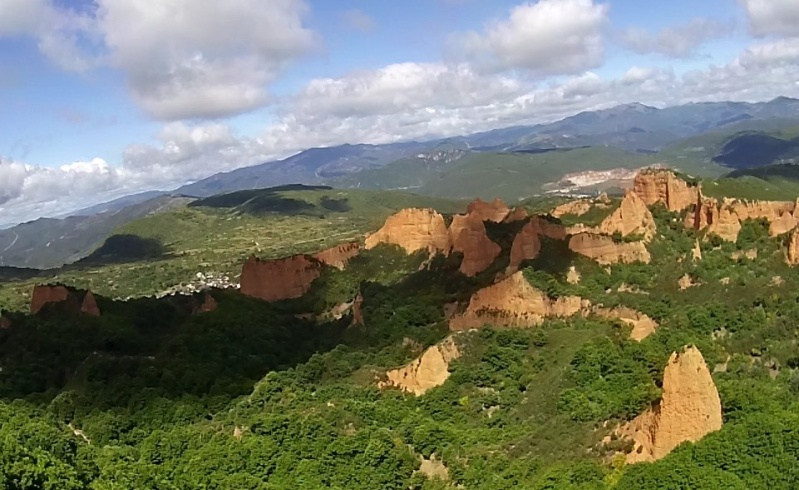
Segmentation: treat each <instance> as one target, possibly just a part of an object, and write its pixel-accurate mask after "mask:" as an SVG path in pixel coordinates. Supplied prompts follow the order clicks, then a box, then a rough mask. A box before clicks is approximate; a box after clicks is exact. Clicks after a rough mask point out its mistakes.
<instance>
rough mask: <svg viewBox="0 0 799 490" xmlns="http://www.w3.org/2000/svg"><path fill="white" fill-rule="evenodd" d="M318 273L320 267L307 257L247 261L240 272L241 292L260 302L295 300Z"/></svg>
mask: <svg viewBox="0 0 799 490" xmlns="http://www.w3.org/2000/svg"><path fill="white" fill-rule="evenodd" d="M321 272H322V263H321V262H319V261H317V260H316V259H314V258H313V257H309V256H307V255H294V256H292V257H286V258H284V259H277V260H260V259H258V258H256V257H254V256H253V257H250V258H249V259H248V260H247V261H246V262H245V263H244V268H243V269H242V271H241V292H242V294H245V295H247V296H251V297H253V298H258V299H262V300H264V301H280V300H284V299H292V298H299V297H301V296H302V295H304V294H305V293H306V292H308V290H309V289H310V288H311V284H312V283H313V282H314V281H315V280H316V278H318V277H319V275H320V274H321Z"/></svg>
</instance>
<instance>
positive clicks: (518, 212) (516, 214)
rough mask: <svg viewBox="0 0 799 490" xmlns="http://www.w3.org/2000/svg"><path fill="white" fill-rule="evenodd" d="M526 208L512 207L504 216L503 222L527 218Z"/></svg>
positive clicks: (513, 221)
mask: <svg viewBox="0 0 799 490" xmlns="http://www.w3.org/2000/svg"><path fill="white" fill-rule="evenodd" d="M527 216H529V215H528V214H527V210H526V209H524V208H513V210H512V211H511V212H510V214H508V216H506V217H505V223H515V222H516V221H524V220H526V219H527Z"/></svg>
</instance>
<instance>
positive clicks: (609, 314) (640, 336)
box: [592, 306, 658, 342]
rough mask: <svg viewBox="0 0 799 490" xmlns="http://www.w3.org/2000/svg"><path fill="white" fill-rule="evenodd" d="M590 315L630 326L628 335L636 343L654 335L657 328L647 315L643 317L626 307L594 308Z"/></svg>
mask: <svg viewBox="0 0 799 490" xmlns="http://www.w3.org/2000/svg"><path fill="white" fill-rule="evenodd" d="M592 313H594V314H595V315H597V316H599V317H602V318H611V319H616V320H620V321H621V322H623V323H626V324H627V325H630V326H632V327H633V331H632V333H630V338H631V339H632V340H636V341H638V342H640V341H642V340H644V339H645V338H647V337H649V336H650V335H652V334H653V333H655V330H656V329H657V327H658V324H657V322H656V321H655V320H653V319H652V318H650V317H649V316H648V315H645V314H644V313H641V312H640V311H636V310H633V309H631V308H627V307H626V306H617V307H616V308H611V309H608V308H602V307H598V308H594V309H593V310H592Z"/></svg>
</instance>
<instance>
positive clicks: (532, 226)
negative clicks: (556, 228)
mask: <svg viewBox="0 0 799 490" xmlns="http://www.w3.org/2000/svg"><path fill="white" fill-rule="evenodd" d="M538 224H539V221H538V220H531V221H529V222H528V223H527V224H526V225H524V227H523V228H522V229H521V230H519V233H517V234H516V237H515V238H514V239H513V245H511V248H510V263H509V264H508V269H507V271H506V272H507V273H508V274H512V273H514V272H516V271H517V270H519V266H521V264H522V262H524V261H525V260H533V259H535V258H536V257H538V254H539V253H540V252H541V237H540V236H539V235H540V233H541V229H540V228H539V226H538Z"/></svg>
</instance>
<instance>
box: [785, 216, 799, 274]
mask: <svg viewBox="0 0 799 490" xmlns="http://www.w3.org/2000/svg"><path fill="white" fill-rule="evenodd" d="M787 262H788V264H789V265H799V226H797V227H796V228H794V229H793V233H791V238H790V239H789V240H788V252H787Z"/></svg>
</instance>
